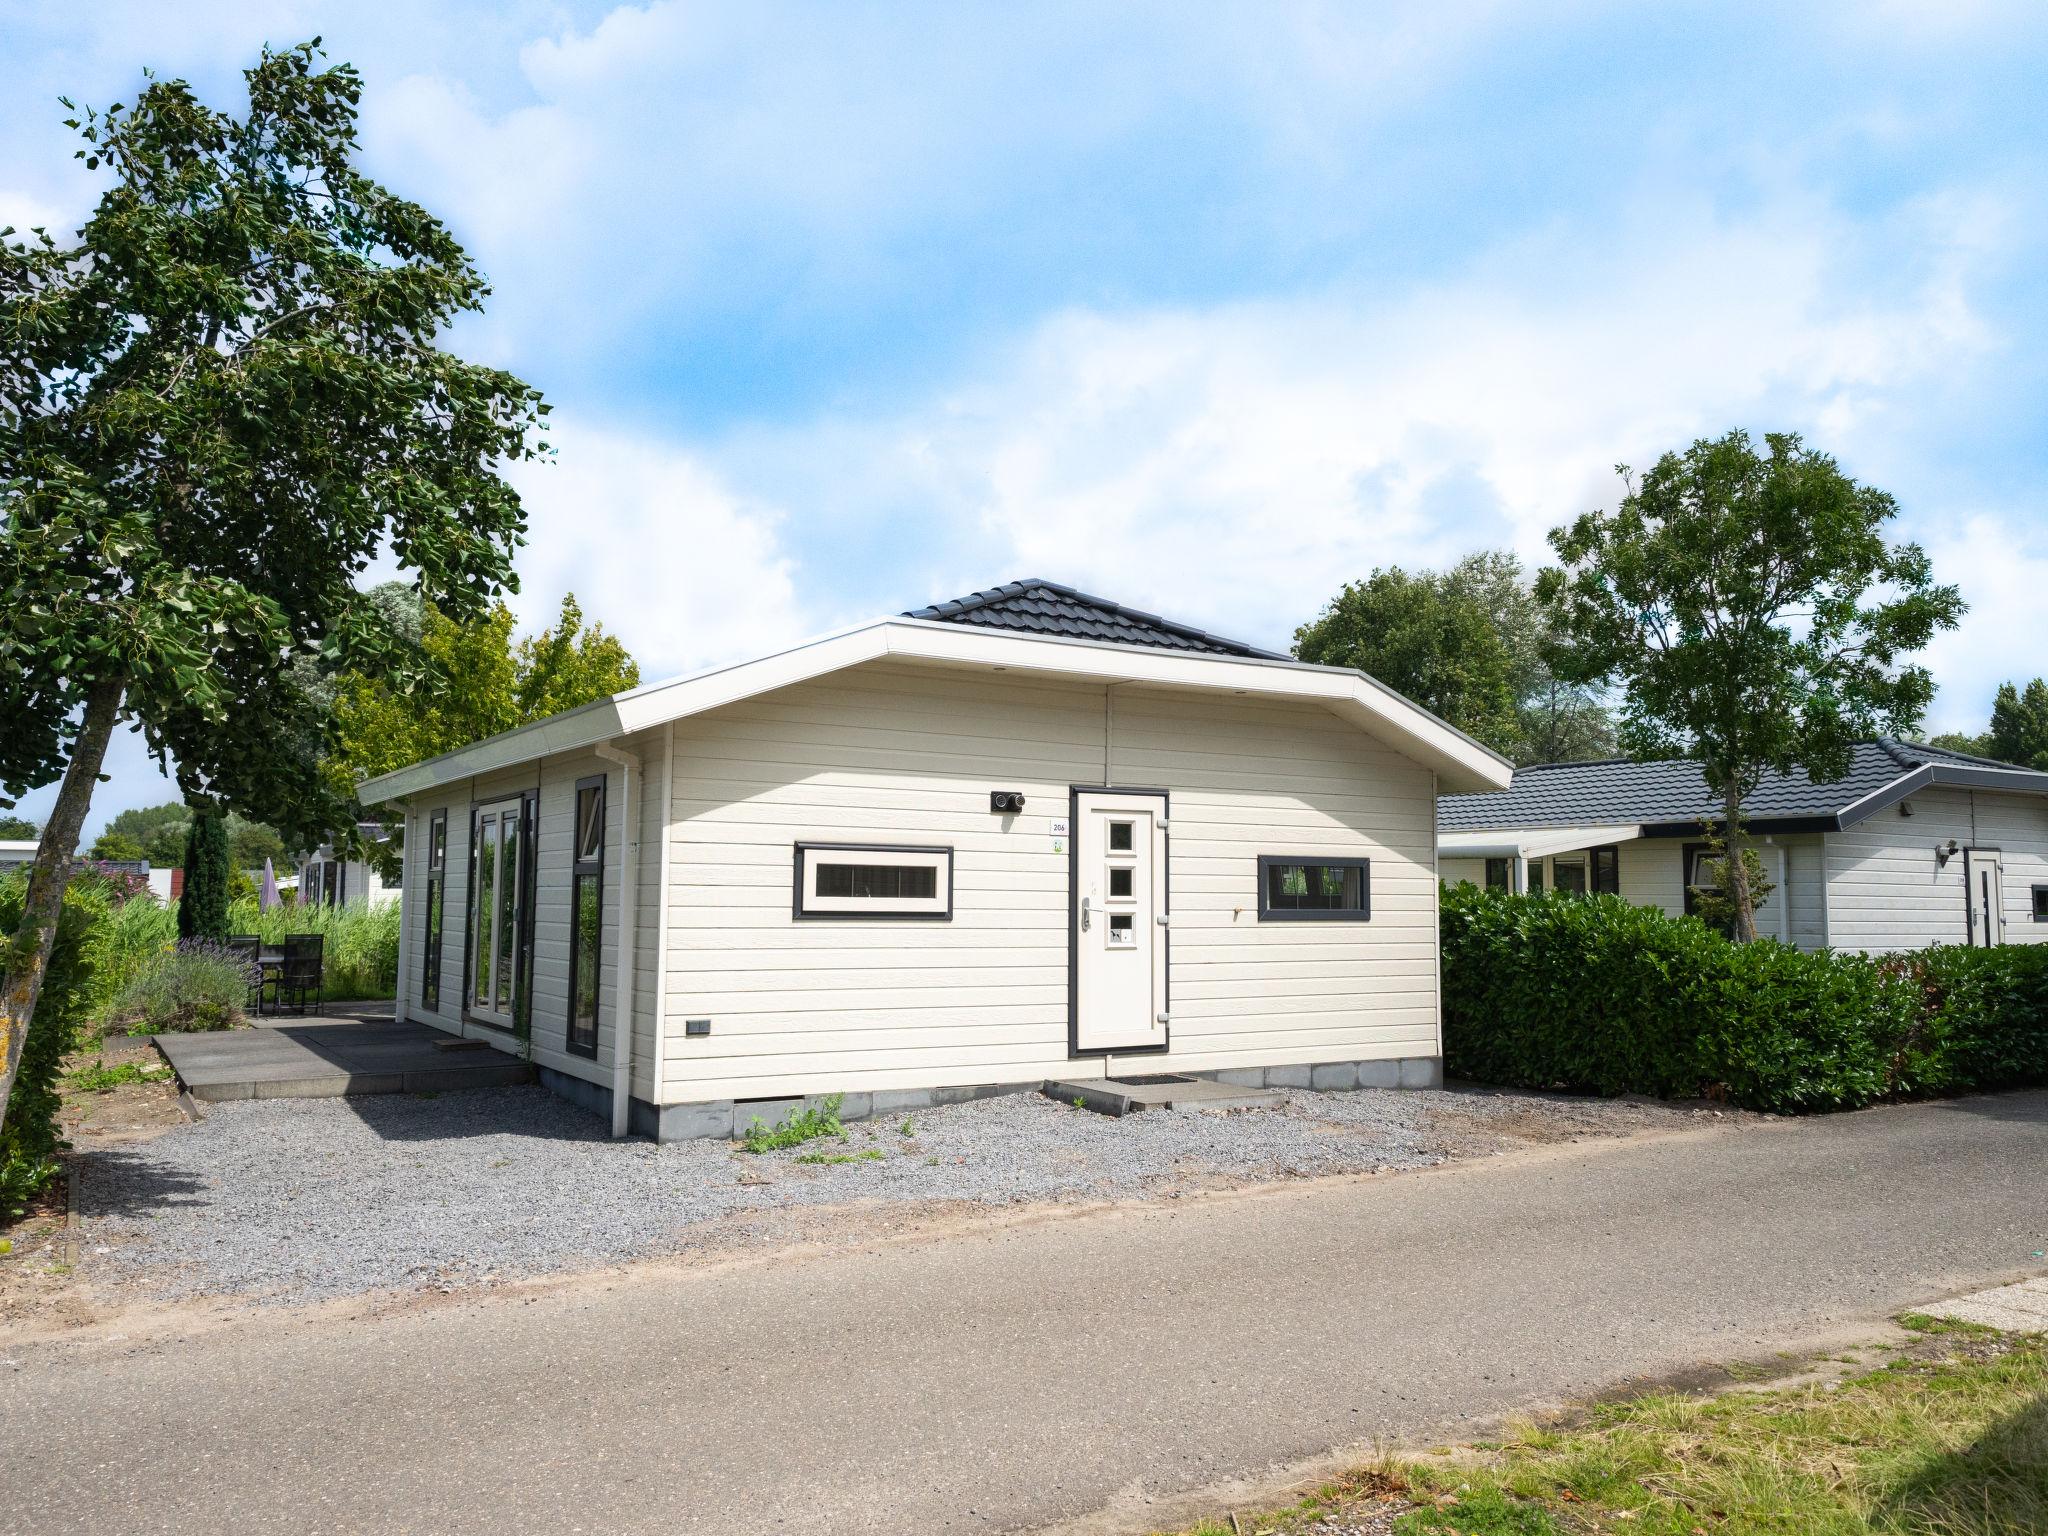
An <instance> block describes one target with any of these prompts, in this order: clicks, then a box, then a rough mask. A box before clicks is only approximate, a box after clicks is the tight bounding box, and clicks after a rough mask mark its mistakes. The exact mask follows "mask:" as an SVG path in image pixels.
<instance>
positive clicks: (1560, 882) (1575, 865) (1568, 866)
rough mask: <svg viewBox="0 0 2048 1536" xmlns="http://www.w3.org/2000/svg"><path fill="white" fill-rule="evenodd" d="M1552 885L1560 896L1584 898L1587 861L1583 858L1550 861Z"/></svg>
mask: <svg viewBox="0 0 2048 1536" xmlns="http://www.w3.org/2000/svg"><path fill="white" fill-rule="evenodd" d="M1550 883H1551V884H1552V885H1553V886H1555V887H1556V888H1557V890H1558V892H1559V894H1561V895H1563V894H1569V895H1572V896H1583V895H1585V894H1586V861H1585V860H1584V859H1583V858H1569V859H1552V860H1551V861H1550Z"/></svg>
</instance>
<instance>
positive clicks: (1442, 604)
mask: <svg viewBox="0 0 2048 1536" xmlns="http://www.w3.org/2000/svg"><path fill="white" fill-rule="evenodd" d="M1294 654H1295V655H1296V656H1298V657H1300V658H1301V660H1303V661H1307V662H1313V663H1315V664H1316V665H1318V666H1331V667H1355V668H1357V669H1358V670H1359V671H1361V672H1367V673H1370V674H1371V675H1372V676H1374V677H1376V678H1378V679H1379V680H1380V681H1381V682H1383V683H1385V684H1386V685H1387V686H1388V687H1389V688H1392V689H1394V690H1395V691H1396V692H1397V693H1400V694H1403V695H1405V696H1406V697H1407V698H1410V699H1413V700H1414V701H1415V702H1416V703H1417V704H1420V705H1421V706H1422V707H1423V708H1424V709H1426V710H1429V711H1430V712H1431V713H1432V714H1436V715H1439V716H1441V717H1442V718H1443V719H1445V720H1448V721H1449V722H1450V723H1451V724H1452V725H1455V726H1457V727H1458V729H1459V730H1461V731H1464V732H1465V733H1466V734H1467V735H1469V736H1472V737H1475V738H1476V739H1478V740H1480V741H1482V742H1484V743H1485V744H1486V745H1487V746H1489V747H1492V748H1493V749H1494V750H1495V751H1497V752H1501V753H1512V752H1513V751H1514V749H1515V746H1516V743H1517V741H1518V740H1519V738H1520V730H1519V727H1518V725H1517V722H1516V719H1515V659H1514V656H1513V654H1512V653H1511V652H1510V651H1509V649H1508V646H1507V643H1506V641H1505V640H1503V639H1502V638H1501V635H1500V632H1499V631H1498V630H1497V629H1496V628H1495V627H1494V624H1493V621H1492V618H1491V616H1490V615H1489V614H1488V613H1487V612H1486V610H1485V609H1484V608H1483V607H1482V606H1481V605H1480V603H1479V602H1478V601H1477V599H1475V598H1474V597H1473V596H1472V595H1471V594H1470V593H1467V592H1464V591H1460V590H1458V589H1457V588H1455V587H1453V586H1451V585H1450V584H1449V583H1447V582H1446V581H1445V579H1444V578H1443V577H1441V576H1437V575H1435V574H1433V573H1431V572H1428V571H1424V572H1422V573H1421V574H1419V575H1414V576H1411V575H1409V574H1408V572H1406V571H1404V570H1402V569H1401V568H1400V567H1399V566H1394V567H1390V568H1388V569H1386V570H1375V571H1374V572H1373V573H1372V575H1371V576H1369V577H1367V578H1366V579H1365V580H1364V581H1354V582H1348V583H1346V585H1345V586H1344V589H1343V590H1342V591H1340V592H1339V593H1338V594H1337V595H1336V596H1335V597H1334V598H1332V599H1331V600H1330V602H1329V605H1328V606H1327V607H1325V608H1324V609H1323V611H1322V612H1321V613H1320V614H1318V615H1317V616H1316V618H1315V619H1313V620H1312V621H1311V622H1309V623H1307V624H1304V625H1303V626H1302V627H1301V628H1300V629H1298V630H1296V631H1295V632H1294Z"/></svg>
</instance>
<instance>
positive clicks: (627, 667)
mask: <svg viewBox="0 0 2048 1536" xmlns="http://www.w3.org/2000/svg"><path fill="white" fill-rule="evenodd" d="M417 611H418V613H419V619H418V624H419V636H420V639H419V648H420V653H421V657H422V660H423V663H424V666H425V671H426V681H425V683H424V684H423V685H422V686H421V687H420V688H419V689H418V690H417V691H416V692H415V693H414V694H413V695H411V696H406V695H402V694H400V693H399V692H398V691H397V690H395V689H394V688H393V687H392V686H391V685H390V684H389V683H387V682H385V681H383V680H381V679H378V678H375V677H365V676H359V675H347V676H344V677H341V678H339V679H337V680H336V685H335V700H334V717H335V738H336V747H335V751H334V753H333V755H332V757H331V758H330V760H329V770H330V772H331V773H333V774H334V775H335V776H336V789H337V792H342V793H353V791H354V788H355V785H356V784H358V783H360V782H361V781H362V780H363V779H366V778H370V777H372V776H374V775H376V774H380V773H389V772H390V771H391V770H392V769H394V768H403V767H404V766H405V765H406V764H408V763H416V762H419V761H421V760H422V759H424V758H429V757H435V756H438V755H439V754H441V753H443V752H452V751H454V750H455V749H456V748H457V747H463V746H467V745H469V743H471V742H473V741H481V740H482V739H483V738H484V737H486V736H495V735H497V734H498V733H499V732H501V731H509V730H511V729H513V728H514V727H515V726H521V725H527V724H530V723H531V722H533V721H535V720H541V719H545V718H546V717H547V716H549V715H553V714H559V713H560V712H561V711H563V710H565V709H574V708H575V707H576V706H577V705H579V704H587V703H589V702H590V701H591V700H593V699H602V698H607V697H609V696H610V695H612V694H614V693H621V692H624V691H625V690H626V689H628V688H633V687H637V686H638V685H639V682H640V667H639V664H638V663H637V662H635V661H634V660H633V658H632V657H631V656H630V655H628V654H627V652H626V648H625V646H623V645H622V644H620V642H619V641H618V639H617V638H616V637H615V636H612V635H608V634H606V633H605V632H604V628H603V626H602V625H595V624H593V625H591V626H590V627H589V628H587V629H586V628H584V626H583V610H582V609H581V608H580V607H579V606H578V605H577V602H576V595H575V594H574V593H573V592H572V593H569V594H567V595H565V596H564V597H563V599H562V607H561V613H560V617H559V618H558V619H557V620H556V623H555V627H554V628H552V629H546V630H542V631H541V632H540V633H539V634H538V635H535V636H533V637H532V638H530V639H526V640H521V641H519V642H518V643H517V644H516V645H515V644H514V642H513V639H512V627H513V618H512V610H511V609H509V608H507V607H506V606H505V605H504V604H502V603H499V604H496V605H494V606H493V607H492V609H491V610H490V612H488V613H486V614H484V615H483V616H482V617H480V618H478V619H475V620H473V621H471V622H469V623H458V622H456V621H455V620H453V619H450V618H449V617H448V616H447V615H445V614H443V613H441V612H440V611H439V610H438V609H437V608H435V607H434V606H433V605H432V604H430V603H429V604H420V605H418V608H417Z"/></svg>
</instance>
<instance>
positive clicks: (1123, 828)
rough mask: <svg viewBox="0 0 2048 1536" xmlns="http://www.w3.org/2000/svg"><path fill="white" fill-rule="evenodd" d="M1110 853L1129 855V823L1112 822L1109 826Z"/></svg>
mask: <svg viewBox="0 0 2048 1536" xmlns="http://www.w3.org/2000/svg"><path fill="white" fill-rule="evenodd" d="M1109 851H1110V852H1111V853H1129V852H1130V851H1131V824H1130V823H1129V822H1128V821H1112V822H1111V823H1110V824H1109Z"/></svg>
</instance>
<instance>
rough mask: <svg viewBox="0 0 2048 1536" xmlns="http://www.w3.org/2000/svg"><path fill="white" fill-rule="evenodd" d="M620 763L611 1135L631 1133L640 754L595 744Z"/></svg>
mask: <svg viewBox="0 0 2048 1536" xmlns="http://www.w3.org/2000/svg"><path fill="white" fill-rule="evenodd" d="M592 750H593V751H595V753H596V754H597V756H599V757H601V758H603V759H604V760H605V761H606V762H608V763H617V764H618V765H619V849H620V852H621V853H623V854H624V857H623V858H621V859H620V860H619V954H618V976H617V979H616V980H615V981H614V982H613V984H612V996H613V997H615V998H617V999H618V1001H617V1003H616V1004H614V1005H613V1009H612V1135H613V1136H614V1137H615V1138H616V1137H622V1136H624V1135H625V1134H626V1130H627V1127H628V1125H629V1124H630V1122H631V1118H632V1102H633V1016H634V1012H635V1009H634V998H633V976H634V966H633V940H634V937H635V935H636V933H637V931H638V929H639V925H640V900H639V898H640V836H639V829H638V828H637V827H635V826H634V824H633V771H634V770H635V769H636V768H638V767H639V766H640V759H639V758H638V757H636V756H635V755H634V754H633V753H631V752H628V751H626V750H625V749H624V748H623V747H615V746H613V745H612V744H611V743H610V742H608V741H607V742H601V743H599V744H598V746H596V747H595V748H593V749H592Z"/></svg>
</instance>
